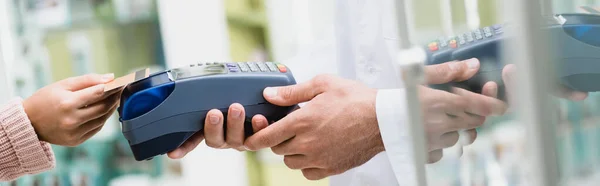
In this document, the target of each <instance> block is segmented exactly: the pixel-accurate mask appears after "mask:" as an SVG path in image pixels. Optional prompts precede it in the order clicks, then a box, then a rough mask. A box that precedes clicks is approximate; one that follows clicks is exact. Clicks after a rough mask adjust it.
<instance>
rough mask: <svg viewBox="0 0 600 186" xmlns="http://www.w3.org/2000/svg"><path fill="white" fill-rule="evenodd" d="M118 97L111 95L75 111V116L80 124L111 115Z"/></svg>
mask: <svg viewBox="0 0 600 186" xmlns="http://www.w3.org/2000/svg"><path fill="white" fill-rule="evenodd" d="M118 98H119V96H118V95H116V94H115V95H113V96H111V97H108V98H107V99H105V100H103V101H100V102H96V103H94V104H92V105H88V106H87V107H84V108H81V109H79V110H78V111H77V116H78V118H79V120H80V121H82V123H85V122H88V121H91V120H94V119H96V118H99V117H101V116H104V115H106V114H112V112H114V110H112V108H113V107H114V106H116V105H117V103H118V102H117V101H118Z"/></svg>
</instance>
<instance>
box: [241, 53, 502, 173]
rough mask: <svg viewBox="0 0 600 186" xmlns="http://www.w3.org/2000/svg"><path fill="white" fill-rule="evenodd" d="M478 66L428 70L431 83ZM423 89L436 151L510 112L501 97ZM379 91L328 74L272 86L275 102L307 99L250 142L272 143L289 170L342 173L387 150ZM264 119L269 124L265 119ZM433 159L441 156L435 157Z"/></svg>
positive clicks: (253, 146) (268, 94)
mask: <svg viewBox="0 0 600 186" xmlns="http://www.w3.org/2000/svg"><path fill="white" fill-rule="evenodd" d="M469 66H471V67H473V68H468V67H469ZM478 68H479V64H478V61H476V60H473V61H463V62H453V63H448V64H443V65H437V66H428V67H427V69H426V71H427V73H437V76H431V77H433V78H428V79H430V81H431V82H434V83H444V82H449V81H454V80H460V79H464V78H469V76H472V75H473V74H475V72H476V71H477V70H478ZM419 90H420V91H421V93H420V100H421V104H422V105H423V106H422V108H423V111H424V112H425V117H424V118H425V120H424V125H425V132H426V133H427V139H428V140H427V141H428V149H429V150H430V152H432V155H436V154H435V153H438V151H437V149H441V148H445V147H450V146H453V145H454V144H455V143H456V142H457V141H458V133H457V132H456V131H459V130H469V129H474V128H476V127H478V126H481V124H483V122H484V119H485V116H490V115H500V114H502V113H503V112H504V111H505V107H504V105H503V102H502V101H500V100H497V99H494V98H491V97H488V96H484V95H480V94H475V93H470V92H467V91H464V90H460V89H456V94H453V93H450V92H444V91H439V90H434V89H430V88H427V87H424V86H421V87H419ZM376 94H377V90H376V89H372V88H369V87H367V86H365V85H363V84H360V83H358V82H355V81H350V80H345V79H341V78H339V77H335V76H327V75H322V76H318V77H316V78H314V79H313V80H311V81H309V82H306V83H301V84H298V85H293V86H286V87H277V88H268V89H266V90H265V92H264V95H265V98H266V99H267V100H268V101H269V102H271V103H273V104H276V105H280V106H289V105H294V104H298V103H302V102H308V103H307V104H306V105H305V106H304V107H302V108H301V109H299V110H297V111H295V112H293V113H291V114H290V115H288V116H287V117H285V118H283V119H282V120H280V121H277V122H276V123H274V124H272V125H271V126H269V127H267V128H265V129H262V130H260V131H258V132H257V133H255V134H254V135H253V136H251V137H249V138H248V139H247V140H246V143H245V146H246V147H247V148H248V149H250V150H259V149H262V148H268V147H272V148H271V149H272V150H273V152H274V153H276V154H279V155H284V156H285V157H284V162H285V164H286V165H287V166H288V167H289V168H291V169H300V170H302V172H303V174H304V176H305V177H306V178H307V179H310V180H318V179H322V178H325V177H327V176H331V175H336V174H340V173H343V172H345V171H347V170H349V169H351V168H354V167H357V166H360V165H361V164H363V163H365V162H367V161H368V160H369V159H371V158H372V157H373V156H375V155H376V154H378V153H380V152H382V151H384V150H385V149H384V146H383V142H382V139H381V135H380V133H379V126H378V123H377V117H376V113H375V99H376ZM260 120H262V121H261V122H263V123H264V122H267V120H266V118H264V117H260ZM471 132H474V130H471ZM472 136H473V137H475V136H476V134H473V135H472ZM440 155H441V154H440ZM431 161H432V162H434V161H437V160H436V159H435V157H433V159H432V160H431Z"/></svg>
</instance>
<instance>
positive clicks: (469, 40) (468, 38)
mask: <svg viewBox="0 0 600 186" xmlns="http://www.w3.org/2000/svg"><path fill="white" fill-rule="evenodd" d="M465 37H466V38H467V43H471V42H473V41H475V39H473V34H472V33H466V34H465Z"/></svg>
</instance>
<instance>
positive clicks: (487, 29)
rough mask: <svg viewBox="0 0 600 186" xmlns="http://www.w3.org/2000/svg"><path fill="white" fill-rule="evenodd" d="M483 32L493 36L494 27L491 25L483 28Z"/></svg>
mask: <svg viewBox="0 0 600 186" xmlns="http://www.w3.org/2000/svg"><path fill="white" fill-rule="evenodd" d="M483 34H484V35H485V37H492V35H493V34H492V29H491V28H490V27H485V28H483Z"/></svg>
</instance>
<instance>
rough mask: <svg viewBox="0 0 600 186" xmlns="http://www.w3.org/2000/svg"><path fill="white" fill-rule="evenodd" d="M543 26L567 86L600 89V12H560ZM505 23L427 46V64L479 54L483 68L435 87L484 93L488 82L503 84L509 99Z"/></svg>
mask: <svg viewBox="0 0 600 186" xmlns="http://www.w3.org/2000/svg"><path fill="white" fill-rule="evenodd" d="M540 25H541V26H540V29H541V30H545V31H547V32H548V34H549V39H552V43H553V44H555V46H556V47H552V48H553V49H552V51H549V53H552V54H554V56H553V57H555V61H556V62H557V63H558V64H556V70H557V71H556V75H557V78H558V82H560V83H561V84H562V85H563V86H565V87H568V88H571V89H574V90H577V91H581V92H596V91H600V83H597V81H598V80H600V16H599V15H596V14H583V13H581V14H580V13H574V14H558V15H555V16H552V17H549V18H547V19H546V20H545V22H544V23H542V24H540ZM504 26H505V25H493V26H489V27H484V28H480V29H475V30H473V31H471V32H468V33H463V34H460V35H458V36H455V37H450V38H443V39H439V40H436V41H433V42H431V43H429V44H428V45H427V46H425V50H426V51H427V64H428V65H432V64H440V63H445V62H449V61H454V60H466V59H470V58H478V59H479V60H480V62H481V69H480V71H479V72H478V73H477V74H476V75H475V76H474V77H473V78H471V79H469V80H467V81H463V82H457V83H450V84H445V85H432V87H433V88H438V89H444V90H448V88H449V87H450V86H452V87H459V88H465V89H467V90H470V91H473V92H477V93H481V89H482V87H483V85H484V84H485V83H486V82H489V81H494V82H496V83H498V85H499V92H498V96H499V98H500V99H503V100H506V96H505V86H504V83H503V81H502V69H503V67H504V66H505V65H506V64H510V62H507V61H505V60H503V59H502V58H501V57H502V55H503V54H502V46H501V45H502V44H503V41H505V40H506V39H507V36H506V34H504Z"/></svg>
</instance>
